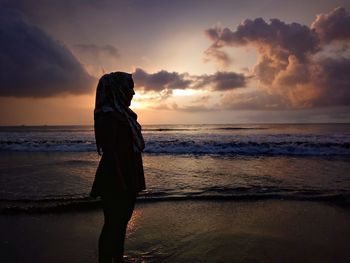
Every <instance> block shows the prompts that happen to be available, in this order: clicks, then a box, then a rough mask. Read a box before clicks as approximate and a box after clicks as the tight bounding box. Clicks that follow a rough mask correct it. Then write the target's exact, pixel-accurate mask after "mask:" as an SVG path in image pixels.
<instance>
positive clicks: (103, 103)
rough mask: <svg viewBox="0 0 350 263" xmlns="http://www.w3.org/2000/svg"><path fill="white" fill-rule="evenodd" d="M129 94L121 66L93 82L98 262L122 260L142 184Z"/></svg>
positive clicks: (129, 80)
mask: <svg viewBox="0 0 350 263" xmlns="http://www.w3.org/2000/svg"><path fill="white" fill-rule="evenodd" d="M134 94H135V92H134V82H133V79H132V76H131V74H128V73H124V72H114V73H110V74H106V75H104V76H102V77H101V79H100V81H99V83H98V85H97V90H96V104H95V111H94V120H95V138H96V145H97V151H98V153H99V155H101V151H102V158H101V160H100V163H99V165H98V168H97V171H96V176H95V180H94V183H93V186H92V189H91V193H90V195H91V196H92V197H95V198H96V197H98V196H101V199H102V206H103V213H104V225H103V228H102V231H101V235H100V238H99V262H100V263H105V262H109V263H110V262H112V259H113V260H114V261H113V262H121V261H122V259H123V251H124V240H125V232H126V228H127V224H128V222H129V220H130V218H131V215H132V213H133V210H134V205H135V198H136V196H137V193H138V192H140V191H141V190H143V189H145V179H144V174H143V166H142V158H141V151H142V150H143V148H144V141H143V137H142V135H141V126H140V125H139V123H138V122H137V115H136V114H135V113H134V112H133V111H132V110H131V109H130V108H129V106H130V103H131V100H132V97H133V95H134Z"/></svg>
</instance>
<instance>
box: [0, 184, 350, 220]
mask: <svg viewBox="0 0 350 263" xmlns="http://www.w3.org/2000/svg"><path fill="white" fill-rule="evenodd" d="M137 200H138V202H146V203H150V202H162V201H168V202H171V201H219V202H220V201H258V200H290V201H293V200H294V201H319V202H331V203H335V204H342V205H350V193H348V192H327V191H318V190H307V189H305V190H295V189H277V188H273V187H255V188H254V187H252V188H245V187H237V188H233V189H231V188H219V187H211V188H208V189H205V190H200V191H197V192H189V193H167V192H166V191H159V192H156V191H155V192H153V193H150V192H146V193H142V194H141V195H140V196H138V197H137ZM96 208H101V200H100V199H99V198H98V199H95V198H91V197H89V196H84V197H71V198H69V197H56V198H53V197H49V198H42V199H30V198H23V199H0V214H16V213H61V212H69V211H79V210H88V209H96Z"/></svg>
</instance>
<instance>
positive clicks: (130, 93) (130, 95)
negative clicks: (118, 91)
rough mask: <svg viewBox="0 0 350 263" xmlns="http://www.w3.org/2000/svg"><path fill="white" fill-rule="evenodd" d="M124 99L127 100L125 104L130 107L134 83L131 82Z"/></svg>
mask: <svg viewBox="0 0 350 263" xmlns="http://www.w3.org/2000/svg"><path fill="white" fill-rule="evenodd" d="M125 95H126V98H127V103H128V106H130V105H131V100H132V98H133V97H134V95H135V91H134V81H133V80H131V84H130V88H129V89H127V91H126V92H125Z"/></svg>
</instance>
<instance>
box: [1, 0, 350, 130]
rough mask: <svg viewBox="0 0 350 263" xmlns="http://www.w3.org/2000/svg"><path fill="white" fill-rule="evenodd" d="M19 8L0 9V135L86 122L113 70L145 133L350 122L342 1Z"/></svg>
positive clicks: (347, 35) (349, 35)
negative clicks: (148, 129) (150, 127)
mask: <svg viewBox="0 0 350 263" xmlns="http://www.w3.org/2000/svg"><path fill="white" fill-rule="evenodd" d="M21 2H22V1H16V2H11V1H3V2H2V4H1V6H2V9H1V14H2V15H1V21H3V22H6V23H1V30H2V31H1V32H11V34H3V36H2V39H1V40H2V43H4V45H2V47H1V49H0V52H1V54H3V60H2V70H1V79H0V80H1V89H0V92H1V93H0V101H1V102H2V103H1V104H0V110H1V112H4V113H6V114H2V117H1V118H0V124H1V125H20V124H27V125H30V124H92V122H93V116H92V112H93V109H94V96H95V89H96V85H97V82H98V79H99V78H100V77H101V76H102V75H103V74H105V73H109V72H113V71H125V72H129V73H132V74H133V78H134V82H135V91H136V95H135V96H134V100H133V101H132V104H131V108H133V109H134V110H135V111H136V112H137V113H138V114H139V120H140V121H141V123H145V124H147V123H149V124H151V123H157V122H158V121H159V119H160V118H159V115H160V114H162V113H163V114H168V113H169V111H170V112H172V114H171V116H181V118H182V121H180V123H188V122H190V121H195V122H196V123H198V122H201V121H203V119H204V120H206V122H207V123H217V122H218V121H219V122H220V123H221V122H223V123H240V122H244V123H252V122H253V123H254V122H299V121H300V122H305V121H306V122H308V121H314V120H316V119H317V120H319V121H320V122H349V121H350V113H349V106H350V105H349V101H350V88H349V87H350V78H349V76H350V72H349V69H350V49H349V45H348V43H349V40H350V29H349V28H350V22H349V21H350V15H349V10H350V4H349V2H348V1H341V0H337V1H321V2H319V1H309V2H307V3H305V1H293V2H291V1H270V2H269V3H263V2H259V1H256V2H254V6H255V8H250V7H249V6H247V4H246V3H245V2H244V1H226V0H222V1H219V2H218V3H214V2H212V1H202V2H197V1H188V3H187V4H185V3H171V4H170V3H167V4H166V3H165V2H162V1H158V0H157V1H152V2H147V3H146V2H144V1H133V2H132V3H129V2H127V3H124V2H121V3H118V1H116V2H115V1H109V0H107V1H104V2H103V3H100V4H99V8H97V9H96V6H95V5H94V4H92V3H86V4H82V5H79V6H78V3H72V5H71V6H70V5H69V6H66V5H64V4H63V3H60V2H57V3H56V4H55V5H54V6H55V8H52V7H51V6H50V4H49V2H50V1H48V2H42V3H41V5H40V8H34V7H33V6H32V5H29V4H24V2H23V4H21ZM71 9H72V10H75V11H72V12H71ZM92 16H93V17H95V18H96V19H93V20H92V19H91V17H92ZM63 17H64V18H65V19H61V18H63ZM23 31H25V32H28V34H27V36H26V39H24V38H23V35H22V34H21V32H23ZM7 47H13V49H8V48H7ZM14 50H17V51H16V52H14ZM19 58H21V59H19ZM154 111H157V114H154V116H153V117H152V114H151V112H154ZM145 112H148V114H146V113H145ZM248 112H249V113H248ZM272 112H274V113H273V114H272ZM8 114H11V117H10V116H9V115H8ZM178 120H179V118H177V117H176V118H172V119H168V123H177V122H178Z"/></svg>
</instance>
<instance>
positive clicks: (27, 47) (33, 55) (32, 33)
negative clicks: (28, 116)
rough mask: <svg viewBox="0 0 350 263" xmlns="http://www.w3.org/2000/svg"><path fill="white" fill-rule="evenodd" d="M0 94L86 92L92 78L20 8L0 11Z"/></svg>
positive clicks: (40, 95) (88, 89) (34, 94)
mask: <svg viewBox="0 0 350 263" xmlns="http://www.w3.org/2000/svg"><path fill="white" fill-rule="evenodd" d="M0 43H1V45H0V57H1V63H0V96H13V97H50V96H55V95H57V94H67V93H69V94H86V93H90V92H91V91H92V86H93V84H94V83H95V79H94V78H93V77H91V76H90V75H89V74H88V73H87V72H86V71H85V69H84V68H83V66H82V65H81V64H80V63H79V61H78V60H77V59H76V58H75V57H74V55H73V54H72V53H71V52H70V50H69V49H68V48H67V47H66V46H65V45H64V44H63V43H60V42H58V41H56V40H54V39H53V38H51V37H50V36H49V35H48V34H46V33H45V32H44V31H42V30H41V29H40V28H39V27H37V26H35V25H32V24H30V23H28V22H27V21H26V20H25V18H24V17H23V16H22V14H21V13H19V12H18V11H14V10H10V9H5V8H2V9H1V11H0Z"/></svg>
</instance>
